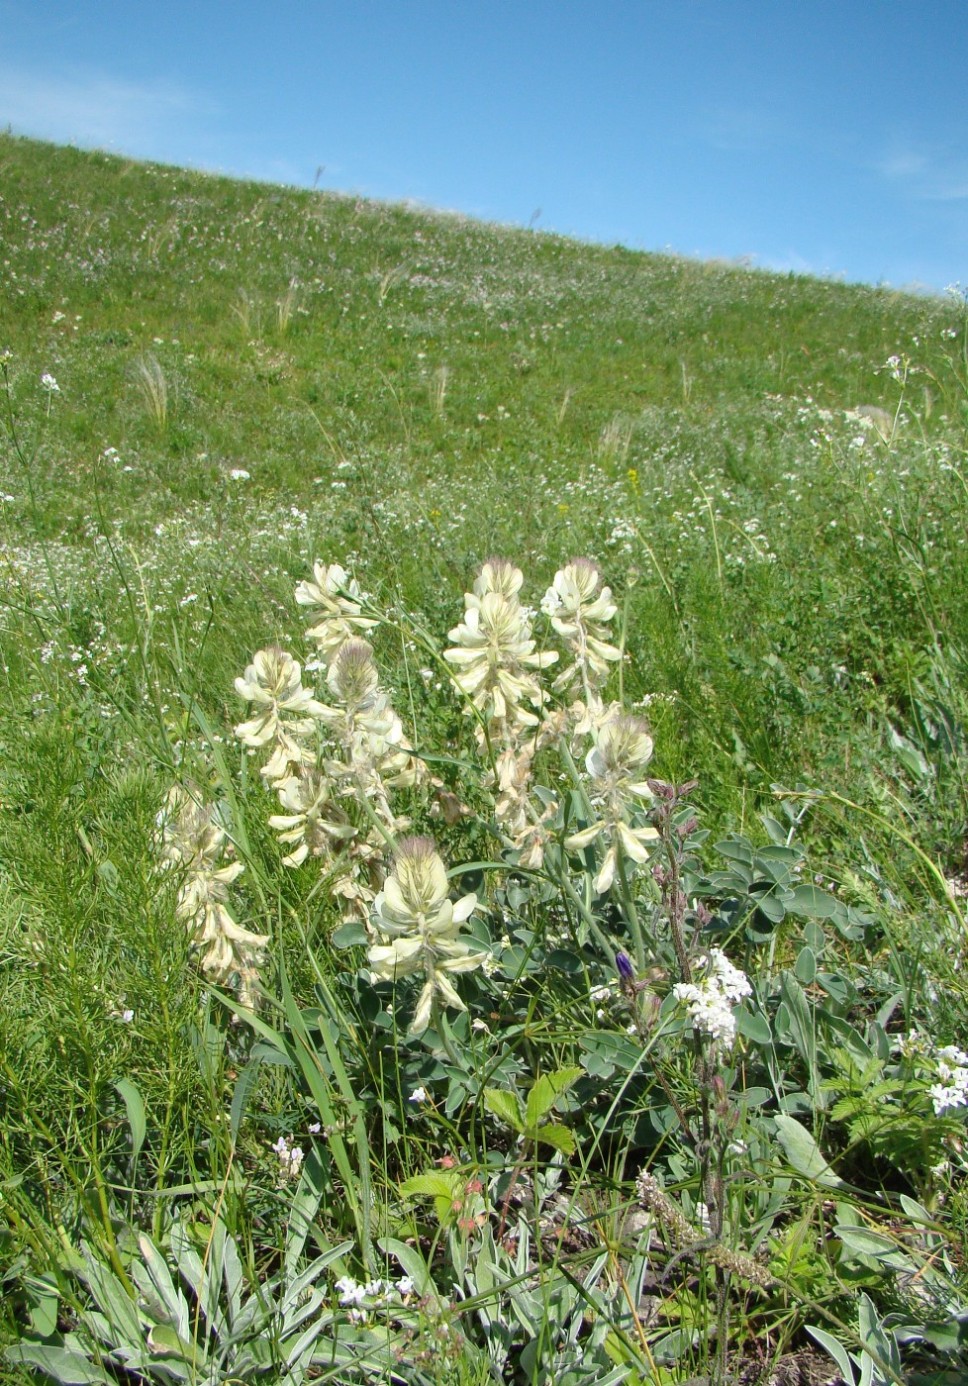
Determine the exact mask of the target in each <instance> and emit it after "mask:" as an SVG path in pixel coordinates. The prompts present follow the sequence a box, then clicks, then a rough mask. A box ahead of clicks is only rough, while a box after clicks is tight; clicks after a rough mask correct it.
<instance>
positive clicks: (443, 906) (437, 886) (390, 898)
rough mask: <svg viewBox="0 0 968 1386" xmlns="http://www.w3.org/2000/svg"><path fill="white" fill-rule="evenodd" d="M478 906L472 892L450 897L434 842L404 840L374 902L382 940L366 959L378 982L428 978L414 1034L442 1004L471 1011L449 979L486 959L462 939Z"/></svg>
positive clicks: (375, 923)
mask: <svg viewBox="0 0 968 1386" xmlns="http://www.w3.org/2000/svg"><path fill="white" fill-rule="evenodd" d="M476 905H477V896H476V895H473V894H472V895H464V896H463V897H462V898H461V899H460V900H458V901H457V902H456V904H455V903H452V902H451V900H450V899H448V881H447V870H446V868H445V866H444V863H443V860H442V859H441V857H440V854H439V853H438V851H437V848H436V845H435V843H434V842H433V839H432V838H429V837H407V838H404V839H403V840H402V841H401V842H400V844H399V846H398V847H397V852H396V856H395V858H394V866H393V871H392V873H391V874H390V875H389V876H388V877H387V880H386V883H385V885H384V887H383V890H382V891H381V892H380V894H379V895H378V896H377V897H376V900H375V901H374V903H373V916H372V924H373V928H374V929H375V930H376V931H377V933H378V935H379V936H380V938H381V939H382V940H384V941H382V942H379V943H373V944H371V945H370V949H369V953H368V957H369V962H370V967H371V968H372V971H373V976H374V979H375V980H379V981H398V980H399V979H400V978H402V977H413V976H422V977H423V978H424V985H423V988H422V990H421V992H420V996H419V998H418V1001H417V1006H416V1009H415V1011H414V1016H413V1021H412V1022H411V1025H410V1034H411V1035H420V1034H422V1033H423V1032H424V1030H426V1028H427V1026H428V1025H429V1024H430V1020H431V1016H432V1014H433V1011H434V1009H435V1008H437V1007H439V1006H445V1007H450V1008H451V1009H454V1010H459V1011H464V1010H466V1009H467V1007H466V1006H465V1005H464V1002H463V1001H462V1000H461V998H460V996H459V995H458V993H457V991H456V990H455V988H454V985H453V982H452V981H451V978H452V977H453V976H454V975H455V974H457V973H460V972H471V971H473V970H474V969H475V968H477V967H480V965H481V964H482V963H483V962H484V960H485V958H486V957H487V956H488V955H487V954H486V953H475V952H473V951H472V950H471V945H470V944H469V943H468V942H467V940H466V939H462V938H459V937H458V935H459V932H460V926H461V924H462V923H463V922H464V921H465V920H466V919H469V918H470V916H471V915H472V914H473V912H474V909H475V907H476Z"/></svg>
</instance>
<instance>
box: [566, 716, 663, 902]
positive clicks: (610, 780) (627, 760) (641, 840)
mask: <svg viewBox="0 0 968 1386" xmlns="http://www.w3.org/2000/svg"><path fill="white" fill-rule="evenodd" d="M652 751H653V743H652V737H651V736H650V735H649V728H648V724H647V723H646V722H645V720H644V719H643V718H641V717H634V716H632V715H631V714H630V713H627V712H618V713H613V714H612V715H610V716H608V717H606V719H605V720H604V721H603V722H601V723H600V725H599V726H598V727H597V728H596V729H595V731H594V745H593V746H592V748H591V750H590V751H589V752H588V755H587V757H586V758H585V769H586V771H587V773H588V776H589V779H590V781H591V783H590V786H589V791H588V798H589V802H590V803H591V805H592V808H593V809H597V810H598V811H599V813H600V815H601V816H600V817H599V818H598V819H597V820H596V821H595V822H594V823H592V824H591V825H590V827H587V828H584V829H583V830H582V831H581V832H578V833H573V834H572V836H571V837H569V838H566V840H565V846H566V847H568V848H573V849H580V848H583V847H587V846H588V845H589V844H590V843H592V842H594V841H595V840H596V838H598V837H599V836H600V835H602V834H604V835H605V836H606V837H608V838H609V840H610V841H609V847H608V850H607V852H606V854H605V859H604V861H603V862H602V865H601V867H600V868H599V872H598V875H597V876H596V877H595V890H596V891H597V893H598V894H599V895H603V894H604V893H605V891H607V890H608V889H609V887H610V886H611V884H612V881H613V880H614V879H615V872H616V870H617V869H618V861H619V853H620V852H621V853H622V854H623V855H624V856H625V857H626V858H628V860H630V861H632V862H634V863H635V864H636V865H641V864H642V863H643V862H644V861H646V860H648V855H649V854H648V849H647V847H646V844H647V843H649V842H654V841H655V839H656V838H657V837H658V835H659V834H658V833H657V831H656V829H655V828H654V827H653V826H652V825H651V823H646V824H640V825H639V826H637V827H633V826H632V825H631V823H630V821H629V820H630V819H631V818H632V816H633V815H634V814H635V813H636V812H637V811H639V810H641V808H642V807H643V805H644V804H648V803H651V802H652V800H653V797H654V796H653V794H652V790H651V789H650V788H649V785H648V784H647V782H646V780H645V778H644V776H645V770H646V766H647V765H648V763H649V761H650V760H651V759H652Z"/></svg>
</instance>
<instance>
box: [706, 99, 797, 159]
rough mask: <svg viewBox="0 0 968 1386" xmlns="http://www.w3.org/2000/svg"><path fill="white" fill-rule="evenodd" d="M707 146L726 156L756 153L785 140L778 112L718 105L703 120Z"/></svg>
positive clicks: (752, 107) (755, 107) (751, 107)
mask: <svg viewBox="0 0 968 1386" xmlns="http://www.w3.org/2000/svg"><path fill="white" fill-rule="evenodd" d="M700 133H701V135H702V137H703V139H704V140H705V141H706V143H707V144H710V145H711V146H712V147H713V149H718V150H720V151H721V152H723V153H727V154H757V153H762V152H763V151H764V150H766V149H770V148H772V147H773V146H774V145H775V144H776V143H777V142H778V141H779V140H782V139H784V138H786V133H787V132H784V130H783V128H782V123H781V122H780V121H779V120H778V119H777V117H776V115H775V113H773V112H771V111H767V110H765V109H764V108H762V107H758V106H719V107H717V108H716V109H715V110H712V111H707V112H706V113H705V115H704V116H703V117H702V118H701V120H700Z"/></svg>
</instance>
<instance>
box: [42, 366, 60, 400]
mask: <svg viewBox="0 0 968 1386" xmlns="http://www.w3.org/2000/svg"><path fill="white" fill-rule="evenodd" d="M40 383H41V385H43V387H44V389H45V390H46V391H47V393H48V394H50V395H59V394H60V386H59V385H58V383H57V381H56V380H55V379H54V377H53V376H52V375H51V373H50V371H44V374H43V375H42V376H41V377H40Z"/></svg>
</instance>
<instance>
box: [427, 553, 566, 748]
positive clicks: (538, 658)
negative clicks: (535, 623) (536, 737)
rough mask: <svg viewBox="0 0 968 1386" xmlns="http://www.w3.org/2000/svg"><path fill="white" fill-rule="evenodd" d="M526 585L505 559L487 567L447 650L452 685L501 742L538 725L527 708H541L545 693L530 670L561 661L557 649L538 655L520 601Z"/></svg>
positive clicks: (467, 595)
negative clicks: (456, 670)
mask: <svg viewBox="0 0 968 1386" xmlns="http://www.w3.org/2000/svg"><path fill="white" fill-rule="evenodd" d="M522 582H523V577H522V574H521V572H520V569H518V568H515V567H514V565H513V564H511V563H508V562H507V561H506V560H505V559H491V560H489V562H487V563H485V565H484V567H483V568H482V569H481V572H480V574H479V576H478V578H477V581H476V582H475V584H474V591H473V592H467V593H465V595H464V608H465V609H464V619H463V621H462V622H461V624H460V625H459V626H455V627H454V629H453V630H452V631H450V633H449V637H450V639H451V640H452V641H454V645H453V646H452V647H451V648H450V649H449V650H445V651H444V658H445V659H446V660H447V662H448V663H449V664H454V665H456V666H457V669H458V672H457V673H456V674H455V675H454V682H455V683H456V684H457V686H458V688H459V689H460V690H461V692H462V693H464V694H466V695H467V697H468V698H469V699H470V700H471V703H472V704H473V706H474V707H475V708H476V709H477V711H478V712H479V713H480V714H481V717H482V718H483V720H484V723H485V725H486V726H487V729H488V731H489V733H492V734H496V735H497V737H498V739H499V740H501V741H510V740H512V739H513V738H514V736H515V735H516V733H517V732H518V731H519V730H520V729H521V728H523V727H535V726H537V725H538V718H537V716H536V715H535V714H534V713H533V712H531V711H529V710H528V709H527V708H526V707H525V706H523V704H524V703H530V704H531V706H532V707H534V708H541V707H542V706H543V705H544V703H545V702H546V701H547V695H546V694H545V692H544V690H543V689H542V688H541V685H540V684H539V683H538V681H537V679H536V678H535V677H534V675H533V674H532V673H530V672H528V671H529V670H532V669H546V668H547V667H548V666H549V665H550V664H554V662H555V661H556V660H557V658H558V655H557V653H556V652H555V651H554V650H546V651H541V652H538V653H536V652H535V642H534V640H533V639H532V637H531V622H530V620H529V619H528V616H527V613H526V612H525V611H524V610H523V608H522V607H521V605H520V603H519V602H518V599H517V592H518V590H519V589H520V587H521V583H522ZM479 740H483V737H479Z"/></svg>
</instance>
